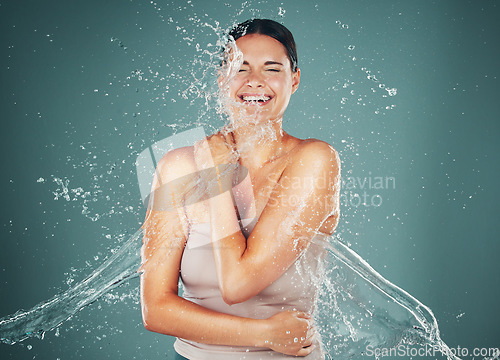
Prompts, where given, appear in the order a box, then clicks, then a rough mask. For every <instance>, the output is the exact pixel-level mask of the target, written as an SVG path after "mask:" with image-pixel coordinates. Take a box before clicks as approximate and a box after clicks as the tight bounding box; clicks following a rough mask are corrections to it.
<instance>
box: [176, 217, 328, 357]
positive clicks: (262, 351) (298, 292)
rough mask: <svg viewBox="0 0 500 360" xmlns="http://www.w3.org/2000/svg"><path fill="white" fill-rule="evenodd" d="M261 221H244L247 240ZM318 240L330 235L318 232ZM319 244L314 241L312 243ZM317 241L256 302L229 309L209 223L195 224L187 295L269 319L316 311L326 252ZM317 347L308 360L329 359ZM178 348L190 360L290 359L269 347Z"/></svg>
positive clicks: (185, 264) (186, 264)
mask: <svg viewBox="0 0 500 360" xmlns="http://www.w3.org/2000/svg"><path fill="white" fill-rule="evenodd" d="M256 221H257V219H242V220H240V225H241V228H242V232H243V234H244V235H245V236H246V237H248V236H249V235H250V233H251V232H252V229H253V227H254V226H255V223H256ZM316 237H328V235H324V234H318V235H316ZM313 240H314V239H313ZM319 244H321V241H318V242H317V243H316V242H315V241H312V242H311V243H310V245H309V246H308V248H307V249H306V251H305V252H304V253H303V254H302V255H301V256H300V257H299V258H298V259H297V260H296V261H295V263H294V264H292V266H291V267H290V268H289V269H288V270H287V271H286V272H285V273H284V274H283V275H282V276H281V277H279V278H278V279H277V280H276V281H274V282H273V283H272V284H271V285H269V286H268V287H267V288H266V289H264V290H263V291H262V292H261V293H259V294H258V295H256V296H254V297H253V298H251V299H249V300H247V301H245V302H243V303H238V304H234V305H231V306H229V305H228V304H226V303H225V302H224V300H223V299H222V295H221V292H220V290H219V285H218V282H217V274H216V270H215V262H214V258H213V252H212V245H211V239H210V223H197V224H192V225H191V227H190V231H189V236H188V239H187V242H186V247H185V249H184V253H183V255H182V260H181V274H180V275H181V276H180V277H181V281H182V286H183V288H184V293H183V297H184V298H185V299H187V300H190V301H192V302H194V303H196V304H199V305H201V306H203V307H205V308H208V309H212V310H215V311H218V312H222V313H226V314H231V315H237V316H242V317H247V318H254V319H266V318H268V317H270V316H272V315H274V314H276V313H278V312H280V311H283V310H292V309H297V310H301V311H307V312H309V313H313V311H314V308H315V301H316V298H317V296H318V290H319V287H320V286H321V276H320V274H319V273H318V272H319V270H320V269H319V265H320V263H321V262H322V261H323V260H324V256H325V255H326V250H325V248H324V247H323V246H321V245H319ZM316 345H317V346H316V349H315V350H314V351H313V352H312V353H311V354H309V355H308V356H306V357H304V359H307V360H320V359H324V354H323V350H322V346H321V341H320V339H319V337H318V340H317V344H316ZM174 349H175V351H177V353H179V354H180V355H182V356H184V357H186V358H188V359H191V360H205V359H206V360H214V359H217V360H229V359H231V360H236V359H291V358H295V359H296V357H295V356H287V355H284V354H281V353H278V352H275V351H272V350H270V349H268V348H258V347H238V346H221V345H210V344H203V343H198V342H194V341H189V340H185V339H181V338H177V339H176V341H175V343H174Z"/></svg>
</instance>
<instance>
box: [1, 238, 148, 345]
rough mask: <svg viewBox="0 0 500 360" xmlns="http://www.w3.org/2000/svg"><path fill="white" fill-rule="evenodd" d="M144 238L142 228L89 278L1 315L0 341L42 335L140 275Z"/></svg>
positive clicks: (11, 340)
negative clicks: (139, 268)
mask: <svg viewBox="0 0 500 360" xmlns="http://www.w3.org/2000/svg"><path fill="white" fill-rule="evenodd" d="M141 238H142V230H138V231H137V232H136V233H135V234H133V235H132V236H130V238H128V239H127V240H126V241H125V243H124V244H123V245H122V246H121V247H120V249H119V250H118V251H116V252H115V253H114V254H113V255H112V256H111V257H110V258H109V259H107V260H106V261H105V262H104V263H103V264H102V265H101V266H99V267H98V268H97V269H96V270H95V271H93V272H92V273H91V274H90V275H89V276H88V277H87V278H86V279H84V280H83V281H81V282H79V283H78V284H76V285H75V286H73V287H71V288H69V289H68V290H67V291H65V292H63V293H61V294H59V295H56V296H54V297H53V298H52V299H50V300H47V301H45V302H42V303H40V304H38V305H36V306H35V307H33V308H32V309H30V310H28V311H24V310H19V311H17V312H16V313H15V314H13V315H10V316H6V317H3V318H1V319H0V341H2V342H3V343H5V344H10V345H13V344H15V343H18V342H20V341H23V340H26V339H28V338H30V337H38V338H43V336H44V334H45V333H46V332H47V331H50V330H53V329H55V328H56V327H58V326H59V325H61V324H62V323H63V322H64V321H66V320H68V319H70V318H71V317H72V316H73V315H75V314H76V313H77V312H79V311H80V310H82V309H83V308H84V307H86V306H88V305H90V304H92V303H93V302H94V301H96V300H97V299H99V298H100V297H101V296H103V295H104V294H106V293H107V292H108V291H110V290H111V289H113V288H115V287H116V286H118V285H120V284H122V283H123V282H124V281H126V280H129V279H132V278H134V277H136V276H138V275H139V274H138V273H137V269H138V267H139V259H140V248H141V245H142V244H141V241H140V239H141Z"/></svg>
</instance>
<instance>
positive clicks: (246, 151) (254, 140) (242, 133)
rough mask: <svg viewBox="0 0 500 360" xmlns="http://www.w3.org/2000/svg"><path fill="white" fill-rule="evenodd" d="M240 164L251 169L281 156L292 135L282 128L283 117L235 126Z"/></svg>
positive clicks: (256, 168) (255, 168)
mask: <svg viewBox="0 0 500 360" xmlns="http://www.w3.org/2000/svg"><path fill="white" fill-rule="evenodd" d="M232 133H233V136H234V141H235V145H236V149H237V150H238V152H239V153H240V164H241V165H243V166H245V167H246V168H247V169H249V170H250V171H252V170H258V169H259V168H261V167H262V166H263V165H265V164H267V163H268V162H270V161H272V160H273V159H275V158H277V157H279V156H280V155H281V154H283V153H284V152H285V151H286V144H287V140H288V138H289V137H290V135H288V134H287V133H286V132H284V131H283V128H282V119H279V120H275V121H267V122H263V123H260V122H259V123H257V124H245V125H242V126H237V127H234V128H233V131H232Z"/></svg>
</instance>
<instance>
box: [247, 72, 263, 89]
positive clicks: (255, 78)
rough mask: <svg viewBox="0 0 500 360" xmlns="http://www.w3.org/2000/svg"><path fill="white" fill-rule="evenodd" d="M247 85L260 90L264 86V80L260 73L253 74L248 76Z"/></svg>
mask: <svg viewBox="0 0 500 360" xmlns="http://www.w3.org/2000/svg"><path fill="white" fill-rule="evenodd" d="M247 85H248V86H250V87H255V88H259V87H262V86H264V79H263V78H262V76H261V74H260V73H258V72H253V71H252V72H251V73H249V74H248V78H247Z"/></svg>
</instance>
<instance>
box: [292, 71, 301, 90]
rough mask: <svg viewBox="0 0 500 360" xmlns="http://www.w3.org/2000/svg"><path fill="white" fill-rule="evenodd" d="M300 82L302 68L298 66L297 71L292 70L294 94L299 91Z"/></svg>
mask: <svg viewBox="0 0 500 360" xmlns="http://www.w3.org/2000/svg"><path fill="white" fill-rule="evenodd" d="M299 83H300V69H299V68H297V71H296V72H292V94H293V93H294V92H295V91H297V89H298V88H299Z"/></svg>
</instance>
